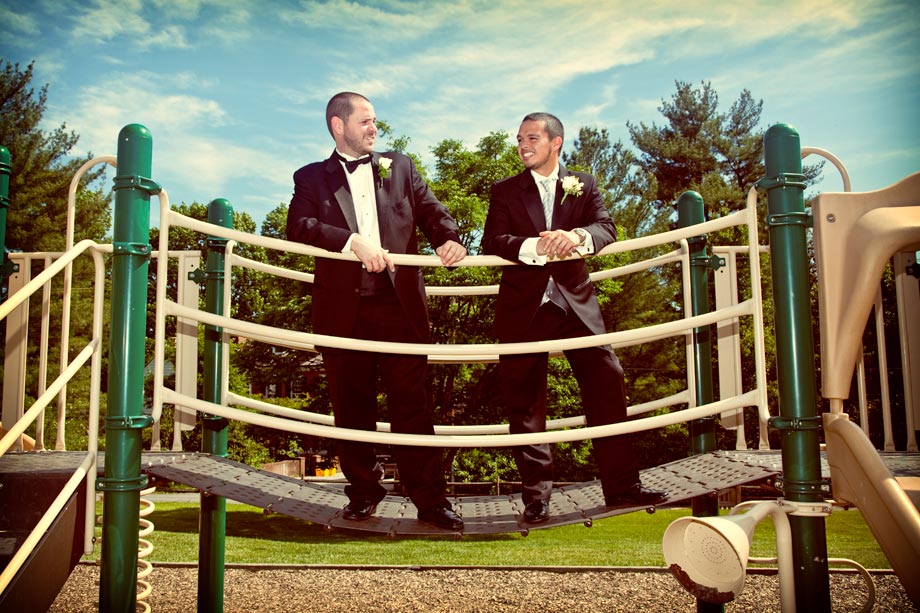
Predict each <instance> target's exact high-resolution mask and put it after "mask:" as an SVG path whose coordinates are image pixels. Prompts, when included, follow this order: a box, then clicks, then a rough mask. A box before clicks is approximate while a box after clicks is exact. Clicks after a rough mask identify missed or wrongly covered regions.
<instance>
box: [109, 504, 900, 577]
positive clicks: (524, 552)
mask: <svg viewBox="0 0 920 613" xmlns="http://www.w3.org/2000/svg"><path fill="white" fill-rule="evenodd" d="M689 514H690V511H689V509H662V510H659V511H657V512H656V513H654V514H648V513H645V512H638V513H631V514H628V515H618V516H616V517H610V518H607V519H602V520H596V521H595V522H594V525H593V526H592V527H590V528H587V527H585V526H584V525H582V524H574V525H570V526H562V527H557V528H547V529H542V530H540V529H538V530H531V531H530V534H529V535H528V536H526V537H525V536H521V535H520V534H518V533H512V534H498V535H470V536H464V537H463V538H462V539H460V540H454V539H453V537H450V536H444V537H399V538H395V539H391V538H389V537H387V536H385V535H380V536H369V535H368V534H367V533H364V532H358V531H346V530H334V531H331V532H330V531H327V530H326V529H325V528H324V527H323V526H319V525H315V524H311V523H309V522H307V521H304V520H300V519H295V518H291V517H287V516H284V515H279V514H272V515H265V514H263V512H262V510H261V509H259V508H256V507H251V506H248V505H243V504H236V503H228V504H227V538H226V550H225V556H226V560H225V561H226V562H227V563H248V564H348V565H412V566H455V565H458V566H477V565H490V566H491V565H496V566H517V565H527V566H627V567H628V566H633V567H635V566H653V567H663V566H664V556H663V554H662V550H661V539H662V535H663V534H664V531H665V529H666V528H667V527H668V525H669V524H670V523H671V522H672V521H674V520H675V519H677V518H678V517H682V516H685V515H689ZM149 519H150V520H152V521H153V522H154V524H155V526H156V530H155V531H154V533H153V534H151V535H150V536H149V537H147V538H148V540H149V541H151V543H153V546H154V550H153V553H152V554H151V555H150V556H148V559H149V560H150V561H152V562H153V563H154V564H156V562H195V561H197V559H198V505H197V503H162V502H158V503H157V505H156V510H155V511H154V512H153V513H152V514H151V515H150V516H149ZM825 522H826V532H827V542H828V557H830V558H849V559H852V560H855V561H857V562H859V563H860V564H862V565H863V566H865V567H866V568H871V569H879V568H890V566H891V565H890V564H889V563H888V560H887V558H886V557H885V555H884V554H883V553H882V551H881V549H880V548H879V546H878V543H877V542H876V541H875V538H874V537H873V536H872V533H871V532H870V531H869V528H868V527H867V526H866V524H865V522H864V521H863V518H862V515H861V514H860V513H859V511H856V510H851V511H834V513H833V514H832V515H831V516H830V517H828V518H826V520H825ZM97 531H98V530H97ZM98 552H99V550H98V547H97V550H96V553H97V555H98ZM750 555H751V557H764V558H765V557H774V556H775V555H776V546H775V536H774V531H773V522H772V521H771V520H770V519H766V520H764V521H762V522H761V523H760V524H758V526H757V529H756V530H755V532H754V544H753V547H752V549H751V554H750ZM751 566H752V567H754V566H755V565H751ZM773 566H775V565H773ZM832 566H833V565H832Z"/></svg>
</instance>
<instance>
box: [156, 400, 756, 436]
mask: <svg viewBox="0 0 920 613" xmlns="http://www.w3.org/2000/svg"><path fill="white" fill-rule="evenodd" d="M162 396H163V402H165V403H172V404H178V405H181V406H184V407H189V408H192V409H195V410H196V411H200V412H202V413H208V414H211V415H218V416H220V417H226V418H228V419H235V420H238V421H243V422H246V423H250V424H253V425H256V426H262V427H266V428H273V429H276V430H284V431H287V432H292V433H295V434H305V435H310V436H321V437H325V438H333V439H339V440H347V441H355V442H363V443H376V444H389V445H417V446H422V447H513V446H517V445H536V444H541V443H560V442H572V441H582V440H586V439H589V438H592V439H593V438H600V437H605V436H615V435H620V434H629V433H634V432H639V431H644V430H650V429H653V428H663V427H665V426H672V425H674V424H679V423H683V422H686V421H691V420H694V419H701V418H704V417H710V416H712V415H715V414H717V413H721V412H722V411H729V410H732V409H738V408H742V407H748V406H756V398H757V394H756V390H753V391H750V392H746V393H744V394H741V395H740V396H734V397H732V398H728V399H725V400H720V401H718V402H713V403H710V404H707V405H703V406H699V407H693V408H689V409H684V410H682V411H675V412H673V413H665V414H662V415H655V416H652V417H644V418H642V419H637V420H632V421H626V422H620V423H616V424H607V425H603V426H589V427H585V428H577V429H567V430H555V431H552V432H532V433H528V434H492V435H488V436H483V435H477V436H451V435H440V434H403V433H393V432H375V431H368V430H352V429H348V428H337V427H333V426H324V425H320V424H310V423H303V422H292V421H291V420H289V419H283V418H280V417H275V416H273V415H260V414H258V413H252V412H249V411H244V410H242V409H234V408H231V407H227V406H223V405H219V404H214V403H212V402H207V401H204V400H199V399H198V398H193V397H191V396H186V395H184V394H179V393H178V392H176V391H174V390H171V389H169V388H163V390H162Z"/></svg>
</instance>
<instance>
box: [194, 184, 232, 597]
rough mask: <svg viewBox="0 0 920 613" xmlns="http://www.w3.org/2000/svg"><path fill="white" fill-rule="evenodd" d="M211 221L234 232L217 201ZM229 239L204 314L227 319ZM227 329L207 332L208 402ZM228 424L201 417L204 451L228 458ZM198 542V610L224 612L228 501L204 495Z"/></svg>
mask: <svg viewBox="0 0 920 613" xmlns="http://www.w3.org/2000/svg"><path fill="white" fill-rule="evenodd" d="M208 222H209V223H212V224H215V225H218V226H221V227H224V228H232V227H233V208H232V207H231V206H230V203H229V202H228V201H227V200H225V199H223V198H217V199H215V200H212V201H211V202H210V203H209V204H208ZM226 247H227V239H226V238H221V237H218V236H209V237H208V244H207V263H206V265H205V310H206V311H207V312H209V313H214V314H215V315H223V314H224V303H223V296H224V254H225V249H226ZM223 332H224V331H223V328H221V327H219V326H212V325H207V324H206V325H205V328H204V400H207V401H208V402H213V403H220V402H221V401H222V398H221V389H222V383H223V380H224V377H225V376H226V373H224V372H223V370H222V369H223V351H224V346H223V342H222V341H223V338H222V337H223ZM228 423H229V422H228V420H227V419H226V418H225V417H220V416H218V415H209V414H203V415H202V428H203V430H202V437H201V445H202V449H201V450H202V451H203V452H205V453H210V454H211V455H214V456H218V457H222V458H225V457H227V431H228ZM199 521H200V525H199V537H198V560H199V562H198V611H199V612H200V613H205V612H208V613H214V612H220V611H223V610H224V553H225V549H226V534H227V499H226V498H224V497H223V496H212V495H206V494H202V495H201V516H200V520H199Z"/></svg>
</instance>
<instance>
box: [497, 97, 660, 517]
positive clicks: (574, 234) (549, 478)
mask: <svg viewBox="0 0 920 613" xmlns="http://www.w3.org/2000/svg"><path fill="white" fill-rule="evenodd" d="M563 136H564V134H563V126H562V122H560V121H559V119H558V118H557V117H555V116H553V115H551V114H549V113H531V114H529V115H527V116H526V117H524V120H523V122H522V123H521V127H520V129H519V130H518V134H517V143H518V155H519V156H520V158H521V161H522V162H523V163H524V168H525V170H524V171H523V172H521V173H519V174H517V175H515V176H513V177H510V178H508V179H504V180H502V181H498V182H497V183H495V184H494V185H493V186H492V193H491V199H490V203H489V213H488V216H487V218H486V225H485V232H484V234H483V238H482V246H483V252H484V253H486V254H489V255H498V256H500V257H502V258H504V259H506V260H511V261H513V262H518V263H519V265H518V266H508V267H504V268H503V269H502V279H501V285H500V289H499V294H498V304H497V307H496V313H495V330H496V334H497V335H498V338H499V341H500V342H502V343H515V342H534V341H542V340H551V339H560V338H573V337H580V336H588V335H591V334H604V333H605V332H606V327H605V324H604V318H603V315H602V313H601V310H600V306H599V305H598V302H597V297H596V295H595V293H594V285H593V284H592V283H591V280H590V278H589V277H588V268H587V266H586V265H585V261H584V259H583V256H587V255H590V254H593V253H596V252H597V251H599V250H600V249H602V248H603V247H605V246H606V245H607V244H609V243H611V242H613V241H614V240H616V227H615V226H614V223H613V220H611V219H610V215H609V214H608V213H607V209H606V208H605V207H604V202H603V199H602V198H601V195H600V192H599V190H598V187H597V182H596V180H595V179H594V177H593V176H591V175H589V174H585V173H580V172H572V171H569V170H568V169H566V168H565V166H562V165H561V164H560V163H559V152H560V150H561V149H562V141H563ZM565 356H566V358H567V359H568V361H569V364H570V365H571V367H572V371H573V372H574V374H575V378H576V379H577V381H578V384H579V386H580V387H581V395H582V402H583V408H584V413H585V416H586V419H587V423H588V425H589V426H598V425H603V424H610V423H618V422H621V421H624V420H625V419H626V416H627V415H626V387H625V381H624V376H623V368H622V367H621V366H620V362H619V360H617V357H616V355H615V354H614V353H613V349H612V348H611V347H610V346H609V345H603V346H600V347H588V348H585V349H573V350H569V351H566V352H565ZM548 360H549V355H548V354H547V353H534V354H524V355H503V356H501V357H500V358H499V379H500V384H499V385H500V389H501V395H502V399H503V402H504V404H505V408H506V411H507V413H508V422H509V424H510V430H511V432H512V433H524V432H543V431H544V430H545V429H546V373H547V364H548ZM512 451H513V453H514V456H515V460H516V461H517V465H518V470H519V471H520V473H521V482H522V500H523V503H524V520H525V521H527V522H529V523H541V522H544V521H546V520H548V519H549V499H550V494H551V492H552V487H553V458H552V453H551V451H550V447H549V445H547V444H541V445H526V446H519V447H514V448H513V450H512ZM594 456H595V459H596V461H597V466H598V469H599V471H600V478H601V485H602V488H603V492H604V499H605V502H606V504H607V505H609V506H623V505H634V506H650V505H654V504H657V503H660V502H662V501H664V500H665V498H666V496H665V494H664V493H663V492H659V491H656V490H650V489H648V488H646V487H644V486H643V485H642V483H641V481H640V479H639V470H638V468H637V464H636V459H635V456H634V455H633V452H632V445H631V443H630V441H629V439H627V438H625V437H623V436H617V437H606V438H600V439H595V440H594Z"/></svg>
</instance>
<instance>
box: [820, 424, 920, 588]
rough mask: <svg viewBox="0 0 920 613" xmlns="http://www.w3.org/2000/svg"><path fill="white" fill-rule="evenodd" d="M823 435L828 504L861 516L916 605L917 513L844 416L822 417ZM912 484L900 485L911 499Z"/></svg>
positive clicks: (919, 578)
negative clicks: (843, 506) (829, 490)
mask: <svg viewBox="0 0 920 613" xmlns="http://www.w3.org/2000/svg"><path fill="white" fill-rule="evenodd" d="M824 436H825V441H826V442H827V463H828V464H829V465H830V470H831V487H832V488H833V496H834V500H835V501H836V502H837V503H850V504H852V505H854V506H856V507H857V508H858V509H859V510H860V512H862V514H863V517H864V518H865V520H866V523H867V524H868V525H869V528H870V529H871V530H872V534H873V535H874V536H875V540H877V541H878V543H879V545H880V546H881V548H882V551H884V552H885V555H886V556H888V561H889V562H891V567H892V568H893V569H894V572H895V574H897V575H898V578H899V579H900V580H901V583H902V584H903V585H904V589H905V590H906V591H907V595H908V596H909V597H910V599H911V600H912V601H913V602H914V603H920V511H918V510H917V507H916V506H914V504H913V502H911V497H910V496H909V495H908V493H907V492H906V491H905V489H906V488H904V487H902V485H901V484H900V483H899V482H898V481H897V480H896V479H895V478H894V477H893V476H892V475H891V472H890V471H889V470H888V468H887V467H886V466H885V464H884V462H882V458H881V457H880V456H879V454H878V451H876V450H875V447H873V445H872V442H871V441H870V440H869V438H868V437H867V436H866V435H865V433H864V432H863V431H862V429H860V427H859V426H857V425H856V424H854V423H853V422H851V421H850V419H849V417H847V415H846V414H841V413H837V414H833V413H825V414H824ZM918 482H920V479H916V478H914V479H910V480H905V481H904V485H906V486H907V487H908V488H911V491H912V492H913V494H914V495H917V494H918V493H920V492H918V489H917V488H918V486H920V483H918ZM911 486H913V487H911Z"/></svg>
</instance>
